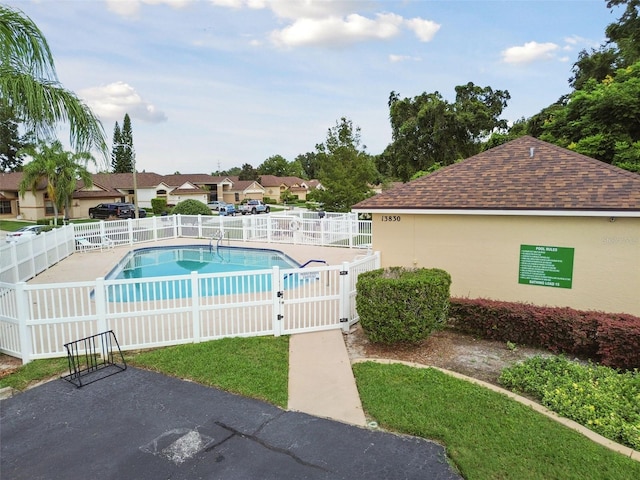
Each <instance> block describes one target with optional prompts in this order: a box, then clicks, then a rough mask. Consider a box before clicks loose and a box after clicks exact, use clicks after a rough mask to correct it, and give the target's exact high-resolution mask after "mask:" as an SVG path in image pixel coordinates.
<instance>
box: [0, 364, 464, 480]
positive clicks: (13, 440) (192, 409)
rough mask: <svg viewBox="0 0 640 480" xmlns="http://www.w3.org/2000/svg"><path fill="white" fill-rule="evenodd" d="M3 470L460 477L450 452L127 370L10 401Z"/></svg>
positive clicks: (128, 475)
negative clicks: (79, 384) (448, 459)
mask: <svg viewBox="0 0 640 480" xmlns="http://www.w3.org/2000/svg"><path fill="white" fill-rule="evenodd" d="M0 425H1V427H0V476H1V478H2V479H3V480H18V479H25V480H27V479H28V480H33V479H62V478H64V479H89V478H91V479H118V480H123V479H136V480H147V479H148V480H158V479H163V480H164V479H172V480H174V479H185V480H187V479H189V480H192V479H225V480H226V479H229V480H235V479H248V478H251V479H460V478H462V477H461V476H459V475H458V474H456V473H455V472H454V471H453V469H452V467H451V466H450V465H449V464H448V463H447V460H446V458H445V451H444V448H443V447H441V446H440V445H438V444H436V443H433V442H429V441H426V440H424V439H420V438H415V437H409V436H400V435H394V434H391V433H386V432H382V431H378V430H371V429H367V428H361V427H356V426H351V425H347V424H344V423H340V422H336V421H332V420H327V419H323V418H318V417H313V416H310V415H307V414H304V413H298V412H289V411H285V410H282V409H279V408H277V407H275V406H272V405H270V404H267V403H264V402H260V401H257V400H253V399H248V398H244V397H240V396H236V395H232V394H229V393H226V392H222V391H220V390H217V389H215V388H209V387H205V386H202V385H198V384H196V383H193V382H187V381H182V380H180V379H177V378H171V377H168V376H165V375H162V374H158V373H154V372H149V371H145V370H140V369H136V368H131V367H129V368H127V370H125V371H123V372H121V373H118V374H115V375H112V376H110V377H107V378H104V379H101V380H99V381H96V382H95V383H91V384H88V385H86V386H84V387H82V388H76V387H75V385H73V384H71V383H69V382H67V381H65V380H63V379H57V380H53V381H51V382H48V383H45V384H43V385H40V386H38V387H36V388H33V389H30V390H27V391H25V392H23V393H20V394H18V395H16V396H13V397H11V398H8V399H6V400H2V401H1V402H0Z"/></svg>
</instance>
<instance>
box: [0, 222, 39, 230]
mask: <svg viewBox="0 0 640 480" xmlns="http://www.w3.org/2000/svg"><path fill="white" fill-rule="evenodd" d="M29 225H35V222H23V221H22V220H0V230H3V231H5V232H15V231H16V230H19V229H21V228H22V227H28V226H29Z"/></svg>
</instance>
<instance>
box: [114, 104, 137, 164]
mask: <svg viewBox="0 0 640 480" xmlns="http://www.w3.org/2000/svg"><path fill="white" fill-rule="evenodd" d="M133 156H134V150H133V134H132V133H131V118H129V114H128V113H127V114H125V116H124V121H123V122H122V130H121V129H120V126H119V125H118V122H116V126H115V128H114V129H113V150H112V152H111V167H112V169H113V173H131V172H133V165H134V159H133Z"/></svg>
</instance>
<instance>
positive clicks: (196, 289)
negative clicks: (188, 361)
mask: <svg viewBox="0 0 640 480" xmlns="http://www.w3.org/2000/svg"><path fill="white" fill-rule="evenodd" d="M191 301H192V302H193V303H192V304H191V321H192V322H193V343H200V341H201V338H200V335H201V334H200V282H199V281H198V272H191Z"/></svg>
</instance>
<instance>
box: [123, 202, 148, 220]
mask: <svg viewBox="0 0 640 480" xmlns="http://www.w3.org/2000/svg"><path fill="white" fill-rule="evenodd" d="M123 205H128V206H129V208H131V211H132V212H134V213H133V215H132V216H131V217H129V218H136V215H135V211H136V206H135V205H134V204H133V203H123ZM138 212H139V213H138V215H139V218H145V217H146V216H147V211H146V210H145V209H144V208H140V207H138Z"/></svg>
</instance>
